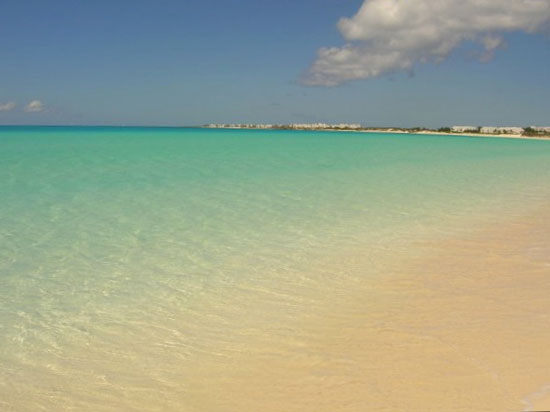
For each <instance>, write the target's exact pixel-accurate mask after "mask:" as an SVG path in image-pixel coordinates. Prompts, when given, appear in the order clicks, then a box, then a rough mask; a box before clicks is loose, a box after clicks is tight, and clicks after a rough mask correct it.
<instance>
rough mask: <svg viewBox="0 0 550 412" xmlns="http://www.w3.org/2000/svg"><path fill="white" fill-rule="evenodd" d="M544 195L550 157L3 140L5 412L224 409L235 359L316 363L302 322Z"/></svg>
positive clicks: (448, 149) (102, 132)
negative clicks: (412, 257) (444, 239)
mask: <svg viewBox="0 0 550 412" xmlns="http://www.w3.org/2000/svg"><path fill="white" fill-rule="evenodd" d="M549 182H550V142H545V141H520V140H513V139H509V140H508V139H483V138H468V137H452V136H416V135H415V136H413V135H387V134H384V135H376V134H363V133H333V132H326V133H323V132H297V131H239V130H208V129H169V128H166V129H163V128H95V127H87V128H78V127H63V128H62V127H44V128H41V127H29V128H27V127H24V128H23V127H14V128H11V127H2V128H0V245H1V247H0V409H2V410H8V411H11V410H13V411H27V410H28V411H31V410H32V411H36V410H95V411H100V410H113V411H114V410H163V411H165V410H184V411H185V410H190V411H192V410H197V411H198V410H232V409H231V407H230V406H226V407H225V408H224V407H223V406H221V405H220V404H217V403H215V402H214V403H212V402H211V400H212V396H213V393H215V392H216V391H223V390H224V389H223V384H220V383H219V382H224V379H225V380H226V381H231V379H232V377H233V376H234V374H235V371H236V370H246V368H247V367H248V366H246V365H235V359H236V356H237V355H239V356H241V357H242V354H243V353H244V354H247V353H248V354H250V358H254V357H261V356H263V355H265V354H266V353H269V354H270V356H291V357H292V356H294V357H295V359H296V363H297V364H300V362H303V363H306V364H307V362H308V359H309V358H308V356H311V354H307V353H304V349H303V348H304V345H306V344H307V342H308V341H314V340H315V339H316V336H313V335H311V334H308V333H309V332H308V333H306V332H304V330H305V329H304V328H303V327H302V326H301V325H304V324H307V323H308V322H316V321H319V319H322V316H325V315H321V314H325V313H326V312H331V311H332V305H333V304H334V305H335V306H337V302H339V301H345V300H346V299H347V298H346V296H353V290H360V288H361V285H362V284H364V283H366V282H369V281H372V280H373V279H376V277H381V276H382V277H383V276H389V274H388V271H387V270H386V268H387V266H386V263H387V262H390V261H393V260H395V259H400V257H402V256H404V255H406V254H410V253H414V250H413V249H411V248H410V245H411V244H412V243H414V242H415V241H419V240H422V239H427V238H430V239H433V238H437V237H438V236H445V235H446V234H449V233H456V232H459V231H461V230H467V229H468V228H469V227H472V226H475V225H476V224H478V223H479V222H487V220H491V219H492V218H495V217H497V216H502V215H503V214H509V215H510V216H513V215H515V214H518V213H523V212H525V211H526V210H529V208H531V207H533V206H534V205H536V204H538V203H540V202H542V201H544V200H546V199H548V196H549V195H550V184H549ZM351 251H353V252H351ZM355 252H357V253H360V254H362V255H363V256H369V257H370V258H369V259H370V260H369V261H370V262H371V263H372V264H369V265H367V266H363V267H362V268H361V270H357V268H356V267H354V260H353V256H351V255H353V253H355ZM346 254H349V255H350V256H348V257H347V258H342V256H346ZM336 261H338V264H334V262H336ZM350 299H351V298H350ZM359 301H360V299H358V302H359ZM357 307H358V308H359V304H358V306H357ZM335 316H337V314H335ZM342 321H343V322H345V320H342ZM306 346H307V345H306ZM267 348H269V349H267ZM214 377H216V379H218V381H217V382H218V384H219V385H220V386H219V387H216V388H212V387H210V386H209V379H210V378H212V379H213V378H214Z"/></svg>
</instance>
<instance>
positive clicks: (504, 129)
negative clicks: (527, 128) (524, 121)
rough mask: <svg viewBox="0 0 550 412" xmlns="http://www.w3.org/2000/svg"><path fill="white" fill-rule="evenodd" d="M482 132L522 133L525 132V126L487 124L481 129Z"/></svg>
mask: <svg viewBox="0 0 550 412" xmlns="http://www.w3.org/2000/svg"><path fill="white" fill-rule="evenodd" d="M480 132H481V133H503V134H522V133H523V132H524V129H523V127H515V126H508V127H494V126H485V127H482V128H481V129H480Z"/></svg>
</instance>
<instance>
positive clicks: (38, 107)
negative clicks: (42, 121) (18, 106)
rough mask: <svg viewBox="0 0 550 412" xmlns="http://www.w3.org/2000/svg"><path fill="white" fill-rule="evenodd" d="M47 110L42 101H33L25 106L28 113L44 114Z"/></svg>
mask: <svg viewBox="0 0 550 412" xmlns="http://www.w3.org/2000/svg"><path fill="white" fill-rule="evenodd" d="M44 109H45V107H44V104H42V102H41V101H40V100H33V101H31V102H30V103H29V104H28V105H26V106H25V109H24V110H25V111H26V112H43V111H44Z"/></svg>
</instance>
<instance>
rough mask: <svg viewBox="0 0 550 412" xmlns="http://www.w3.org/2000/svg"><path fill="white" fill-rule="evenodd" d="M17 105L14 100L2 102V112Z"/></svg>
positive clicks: (0, 110) (0, 107)
mask: <svg viewBox="0 0 550 412" xmlns="http://www.w3.org/2000/svg"><path fill="white" fill-rule="evenodd" d="M14 107H15V103H14V102H7V103H0V112H9V111H10V110H12V109H13V108H14Z"/></svg>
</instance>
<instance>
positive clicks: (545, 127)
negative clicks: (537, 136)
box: [530, 126, 550, 133]
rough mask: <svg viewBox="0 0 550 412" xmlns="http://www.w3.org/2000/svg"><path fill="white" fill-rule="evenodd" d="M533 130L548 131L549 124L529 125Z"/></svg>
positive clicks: (549, 131)
mask: <svg viewBox="0 0 550 412" xmlns="http://www.w3.org/2000/svg"><path fill="white" fill-rule="evenodd" d="M530 127H531V129H533V130H534V131H535V132H541V133H550V126H530Z"/></svg>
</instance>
